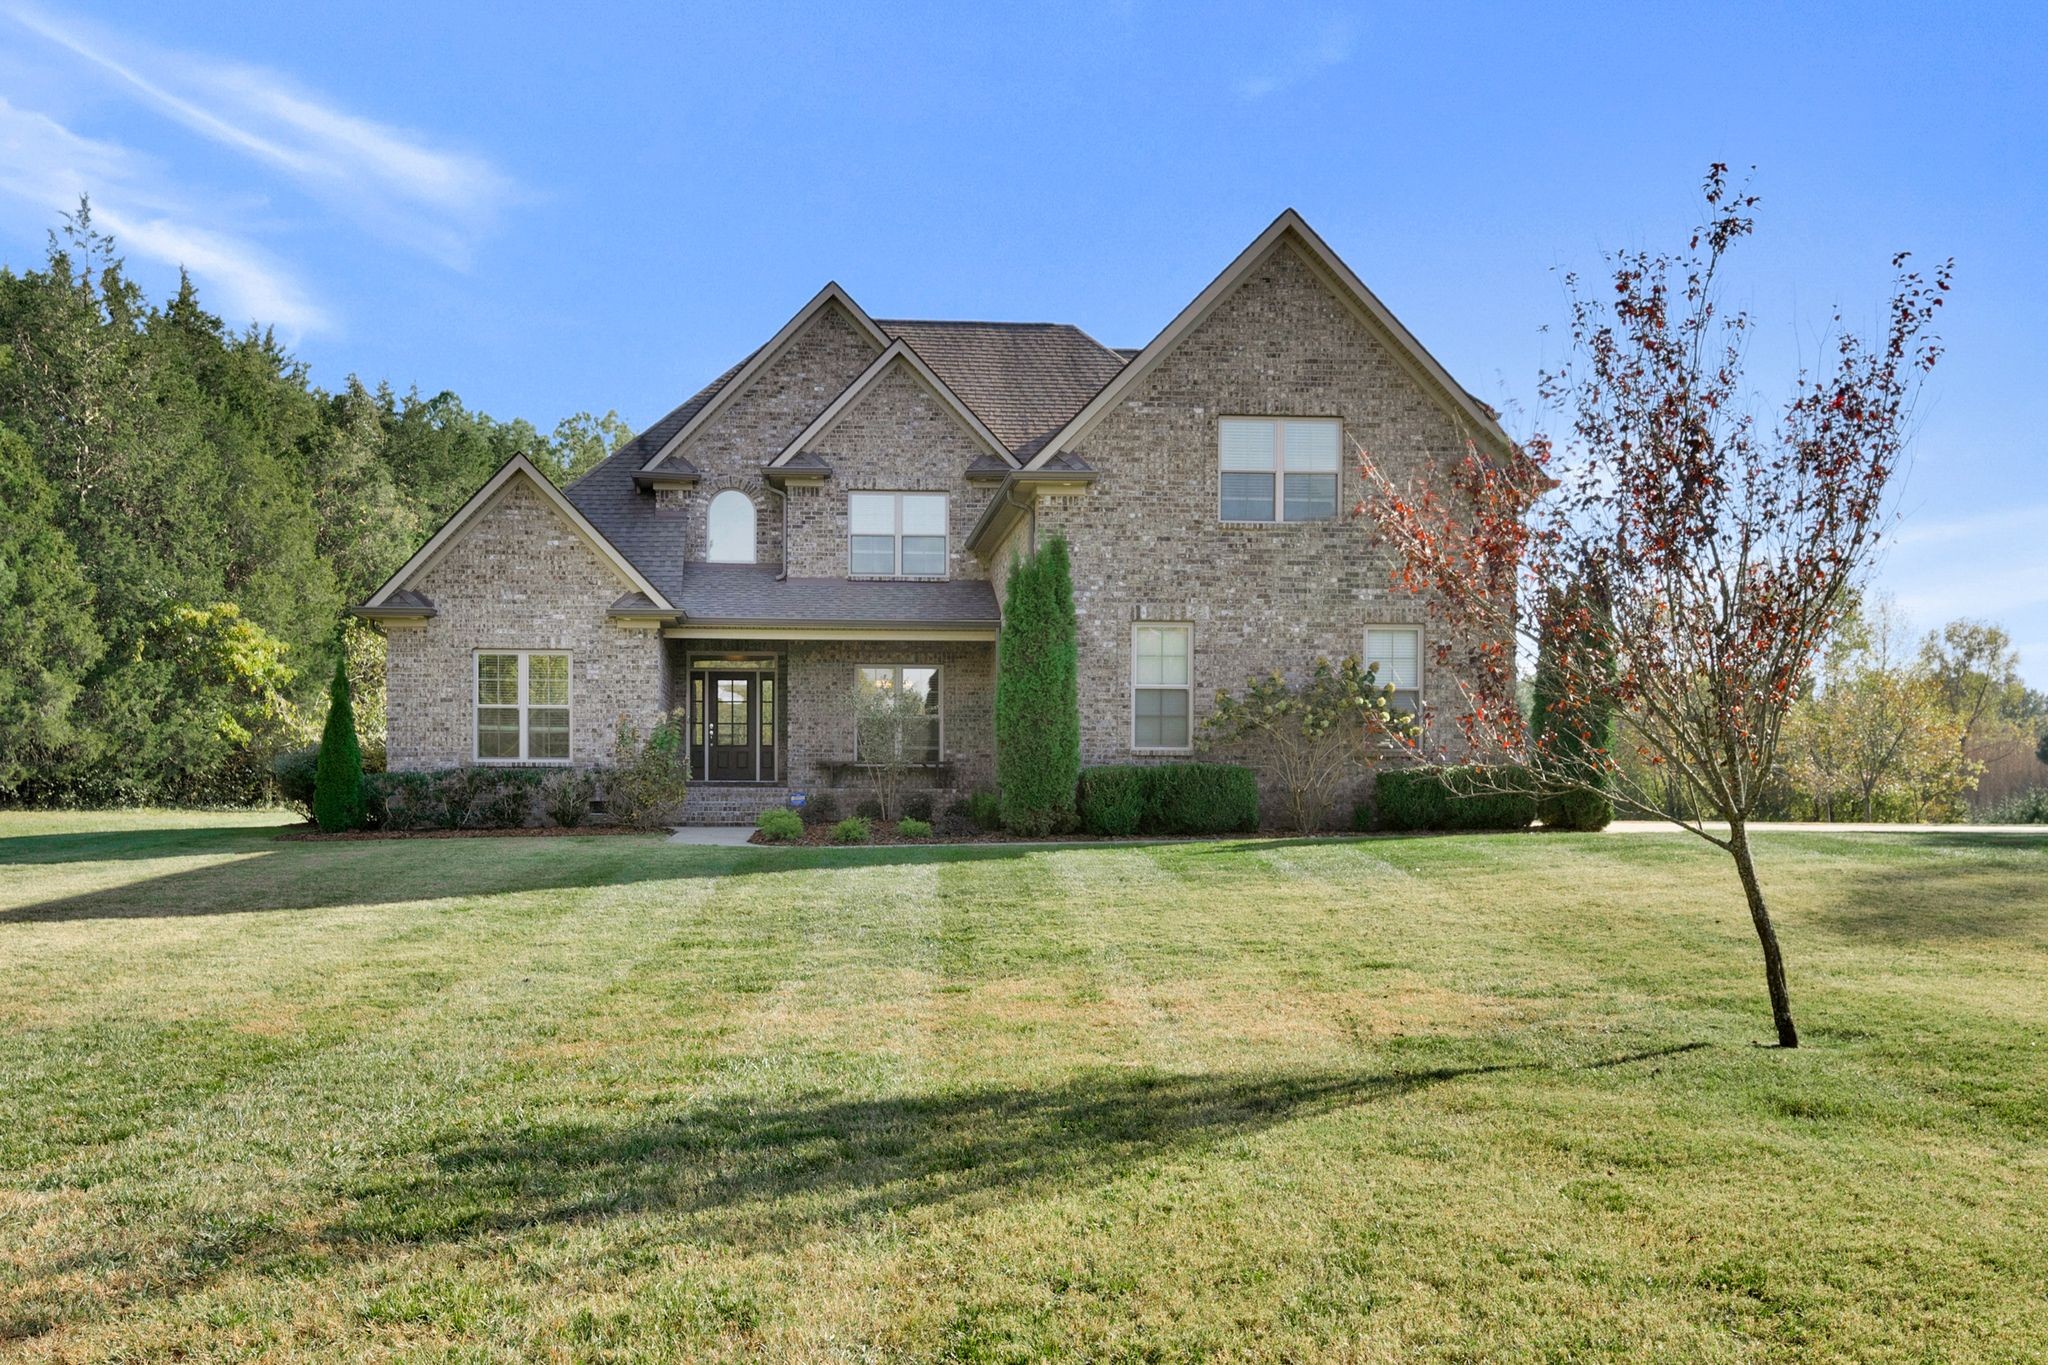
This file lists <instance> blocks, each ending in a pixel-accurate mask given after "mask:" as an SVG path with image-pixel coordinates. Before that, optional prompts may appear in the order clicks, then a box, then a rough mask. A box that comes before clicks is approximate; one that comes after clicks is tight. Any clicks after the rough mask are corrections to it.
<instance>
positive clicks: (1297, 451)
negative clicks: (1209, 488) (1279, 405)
mask: <svg viewBox="0 0 2048 1365" xmlns="http://www.w3.org/2000/svg"><path fill="white" fill-rule="evenodd" d="M1219 426H1220V430H1221V440H1220V443H1219V444H1220V447H1221V449H1220V455H1219V463H1220V466H1221V473H1222V485H1223V487H1222V493H1223V497H1222V516H1223V520H1225V521H1329V520H1330V519H1331V518H1333V517H1335V516H1336V515H1337V462H1338V459H1339V455H1340V451H1339V447H1340V445H1341V438H1342V434H1343V424H1342V423H1340V422H1339V421H1337V419H1336V418H1334V417H1225V418H1224V419H1223V420H1222V422H1221V423H1220V424H1219Z"/></svg>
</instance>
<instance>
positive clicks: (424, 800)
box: [363, 767, 561, 830]
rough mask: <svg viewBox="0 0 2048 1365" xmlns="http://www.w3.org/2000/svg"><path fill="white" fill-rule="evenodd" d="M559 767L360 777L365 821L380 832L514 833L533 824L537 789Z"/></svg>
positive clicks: (381, 774)
mask: <svg viewBox="0 0 2048 1365" xmlns="http://www.w3.org/2000/svg"><path fill="white" fill-rule="evenodd" d="M560 771H561V769H559V768H485V767H475V768H444V769H441V770H440V771H438V772H412V773H376V774H373V775H371V776H369V777H367V778H365V779H364V783H363V785H364V791H365V794H366V796H367V797H368V801H367V805H368V806H369V815H370V823H371V824H373V825H381V826H383V827H384V828H385V829H401V830H417V829H518V828H520V827H521V826H523V825H530V824H535V823H538V822H537V821H536V820H535V819H534V814H535V807H536V805H537V803H538V801H539V799H540V797H541V795H542V788H543V787H544V786H545V784H546V783H547V782H548V781H549V779H550V778H552V777H554V776H555V775H556V774H557V773H559V772H560Z"/></svg>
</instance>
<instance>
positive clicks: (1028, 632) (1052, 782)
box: [996, 536, 1081, 835]
mask: <svg viewBox="0 0 2048 1365" xmlns="http://www.w3.org/2000/svg"><path fill="white" fill-rule="evenodd" d="M1007 599H1008V600H1007V601H1006V602H1005V603H1004V606H1003V631H1002V641H1001V646H1000V653H999V654H998V656H997V663H996V787H997V796H998V798H999V800H1000V802H1001V810H1002V820H1003V824H1004V826H1005V827H1007V828H1009V829H1010V830H1012V831H1014V832H1016V833H1018V834H1033V835H1043V834H1051V833H1054V832H1056V831H1059V830H1063V829H1070V828H1072V826H1073V824H1074V792H1075V788H1076V787H1077V786H1078V785H1079V783H1080V780H1081V711H1080V701H1079V694H1078V690H1077V688H1078V681H1077V675H1078V669H1079V651H1078V646H1077V641H1076V635H1077V626H1076V622H1075V619H1074V585H1073V579H1072V576H1071V573H1070V571H1069V568H1068V563H1067V542H1066V540H1065V538H1064V537H1061V536H1054V537H1052V538H1051V539H1049V540H1047V541H1046V542H1045V544H1044V545H1042V546H1040V547H1039V549H1038V552H1037V553H1036V554H1033V555H1032V556H1030V557H1029V558H1028V559H1025V560H1023V561H1022V562H1021V563H1019V564H1018V565H1017V566H1016V567H1015V568H1014V569H1013V570H1012V571H1011V574H1010V586H1009V592H1008V594H1007Z"/></svg>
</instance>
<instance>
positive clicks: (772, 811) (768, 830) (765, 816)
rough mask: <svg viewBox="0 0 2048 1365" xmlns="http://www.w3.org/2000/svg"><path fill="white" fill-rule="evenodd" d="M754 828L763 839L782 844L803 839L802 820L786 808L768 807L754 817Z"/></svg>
mask: <svg viewBox="0 0 2048 1365" xmlns="http://www.w3.org/2000/svg"><path fill="white" fill-rule="evenodd" d="M754 828H755V829H758V830H760V831H761V837H762V838H763V839H770V840H773V841H775V842H776V843H783V842H786V841H787V840H790V839H801V838H803V837H804V818H803V817H802V816H801V815H798V814H797V813H796V812H795V811H793V810H791V809H790V808H789V807H787V806H770V807H769V808H768V809H767V810H764V811H762V812H761V813H760V814H759V815H757V816H755V817H754Z"/></svg>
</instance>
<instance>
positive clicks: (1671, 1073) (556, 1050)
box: [0, 814, 2048, 1360]
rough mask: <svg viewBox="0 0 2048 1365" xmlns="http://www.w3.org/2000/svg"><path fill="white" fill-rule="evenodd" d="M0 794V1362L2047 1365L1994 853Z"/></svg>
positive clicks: (2042, 1056)
mask: <svg viewBox="0 0 2048 1365" xmlns="http://www.w3.org/2000/svg"><path fill="white" fill-rule="evenodd" d="M261 820H262V817H251V816H180V815H164V814H145V815H133V816H130V815H114V816H108V815H91V816H37V815H18V814H17V815H7V814H0V1356H9V1355H20V1356H24V1357H27V1358H31V1359H33V1358H43V1357H49V1358H57V1359H76V1360H103V1359H109V1358H138V1357H149V1358H154V1357H172V1356H177V1357H183V1358H193V1357H199V1358H215V1357H237V1356H246V1357H255V1356H263V1357H314V1358H333V1359H361V1358H364V1357H373V1358H376V1357H382V1358H390V1357H401V1358H427V1359H460V1360H477V1359H499V1358H503V1359H514V1358H533V1357H544V1358H558V1359H586V1358H587V1359H642V1358H649V1359H654V1358H663V1359H665V1358H675V1359H701V1358H717V1357H730V1358H759V1357H768V1358H775V1359H801V1360H842V1359H856V1360H857V1359H897V1358H935V1359H954V1360H1010V1359H1017V1360H1023V1359H1042V1358H1046V1357H1062V1356H1087V1357H1093V1358H1104V1359H1132V1360H1174V1359H1186V1358H1195V1357H1206V1356H1210V1355H1213V1354H1220V1353H1222V1352H1224V1351H1226V1350H1233V1351H1235V1352H1236V1356H1237V1357H1238V1358H1242V1357H1251V1358H1264V1359H1276V1360H1277V1359H1289V1360H1291V1359H1302V1358H1311V1357H1322V1356H1327V1357H1335V1358H1342V1359H1347V1360H1380V1359H1386V1360H1393V1359H1411V1358H1418V1357H1419V1358H1426V1359H1472V1360H1480V1359H1489V1360H1490V1359H1499V1358H1503V1357H1508V1358H1519V1359H1581V1358H1598V1357H1612V1358H1620V1357H1626V1358H1630V1359H1634V1358H1638V1357H1642V1356H1645V1355H1649V1354H1652V1353H1655V1354H1658V1355H1661V1356H1663V1357H1666V1358H1672V1359H1685V1360H1766V1359H1769V1360H1779V1359H1785V1358H1787V1357H1793V1356H1805V1357H1818V1358H1833V1359H1845V1360H1847V1359H1859V1360H1861V1359H1885V1358H1893V1359H1914V1360H1925V1359H1931V1358H1949V1357H1977V1358H1983V1359H1997V1360H2013V1359H2021V1358H2041V1357H2043V1356H2048V1291H2044V1285H2048V841H2033V842H2026V841H2012V840H2001V839H1998V838H1994V837H1986V836H1972V837H1965V836H1959V835H1953V834H1941V835H1937V834H1929V835H1917V836H1853V835H1828V834H1820V833H1816V834H1800V835H1783V836H1770V837H1768V838H1766V839H1764V840H1762V841H1761V843H1762V854H1761V857H1762V863H1763V870H1764V875H1765V877H1766V881H1767V886H1768V888H1769V889H1770V890H1771V891H1772V892H1773V893H1774V895H1775V896H1776V899H1777V903H1778V906H1779V907H1780V913H1781V920H1782V930H1781V931H1782V933H1783V936H1784V940H1785V944H1786V950H1787V953H1788V956H1789V961H1790V966H1791V973H1792V985H1793V991H1794V999H1795V1004H1796V1005H1797V1006H1798V1008H1799V1011H1800V1022H1801V1025H1802V1027H1803V1031H1804V1033H1805V1036H1806V1038H1807V1039H1808V1041H1809V1046H1808V1047H1807V1048H1805V1049H1802V1050H1800V1051H1798V1052H1791V1053H1786V1052H1779V1051H1777V1050H1774V1049H1765V1048H1759V1047H1756V1046H1753V1042H1754V1041H1755V1040H1759V1039H1763V1038H1766V1037H1768V1036H1769V1021H1768V1017H1767V1014H1766V1011H1765V1005H1764V996H1763V985H1762V980H1761V973H1760V971H1759V970H1758V967H1757V960H1756V946H1755V942H1754V940H1753V938H1752V936H1751V933H1750V929H1749V925H1748V921H1747V918H1746V916H1745V914H1744V912H1743V910H1742V907H1741V904H1740V899H1739V896H1738V894H1737V891H1736V888H1735V883H1734V879H1733V876H1732V874H1731V872H1730V871H1729V869H1728V867H1727V865H1726V863H1725V862H1724V861H1722V860H1721V859H1720V857H1719V855H1717V854H1715V853H1714V852H1713V850H1710V849H1708V848H1706V847H1705V846H1703V845H1699V844H1697V843H1696V841H1689V840H1685V839H1682V838H1676V837H1673V838H1656V837H1620V836H1604V837H1602V836H1587V837H1565V836H1559V837H1549V838H1546V837H1540V836H1535V835H1523V836H1498V837H1471V838H1455V839H1450V838H1447V839H1388V840H1376V841H1369V842H1326V843H1299V842H1274V843H1257V842H1237V841H1233V842H1222V843H1206V844H1180V845H1164V846H1149V847H1139V846H1122V847H1093V848H1089V847H1079V848H1065V849H1043V848H1037V849H1021V848H1002V847H990V848H980V849H940V848H929V847H925V848H890V849H868V850H843V851H835V850H815V851H793V850H778V849H753V848H740V849H725V848H680V847H669V846H667V845H664V844H662V843H660V842H658V841H657V840H655V839H652V838H649V839H640V838H617V837H615V838H572V839H535V840H498V839H479V840H470V841H454V840H448V841H427V840H421V841H410V842H389V843H344V844H308V843H295V842H278V841H276V840H274V839H273V838H272V834H273V831H272V830H271V829H269V828H266V827H263V825H262V823H261Z"/></svg>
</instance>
